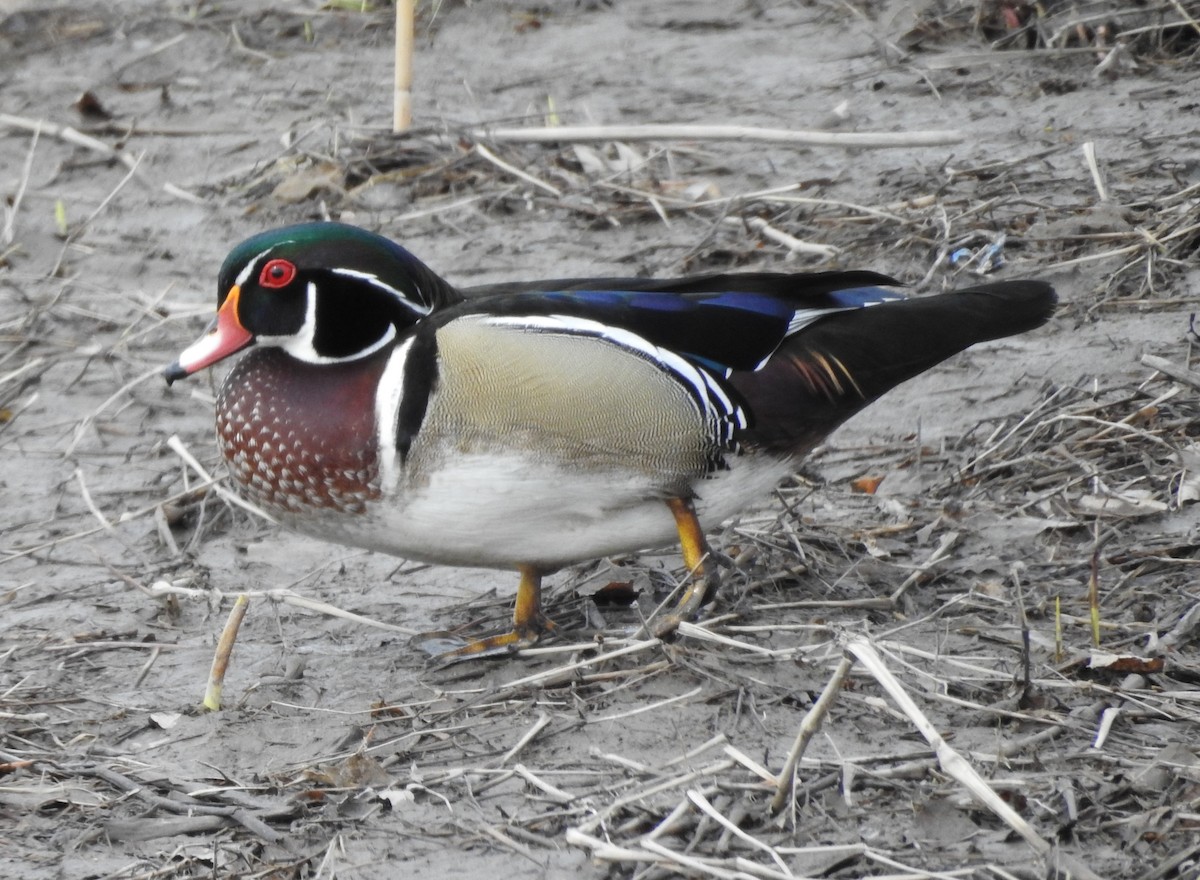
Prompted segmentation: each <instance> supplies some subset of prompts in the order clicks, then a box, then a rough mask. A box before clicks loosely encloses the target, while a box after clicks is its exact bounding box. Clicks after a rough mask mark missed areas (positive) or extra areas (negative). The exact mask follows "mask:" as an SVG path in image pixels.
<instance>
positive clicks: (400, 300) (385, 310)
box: [163, 223, 461, 384]
mask: <svg viewBox="0 0 1200 880" xmlns="http://www.w3.org/2000/svg"><path fill="white" fill-rule="evenodd" d="M460 298H461V297H460V295H459V293H458V291H457V290H455V289H454V288H453V287H451V286H450V285H449V284H448V283H447V282H445V281H444V280H443V279H441V278H440V277H438V276H437V275H435V274H434V273H433V272H432V271H430V270H429V269H428V268H427V267H426V266H425V265H424V264H423V263H421V262H420V261H419V260H418V259H417V258H416V257H414V256H413V255H412V254H410V253H409V252H408V251H406V250H405V249H404V248H402V247H400V246H399V245H398V244H396V243H394V242H392V241H389V240H388V239H386V238H384V237H382V236H380V235H375V234H374V233H371V232H367V231H366V230H365V229H359V228H358V227H356V226H348V225H345V224H342V223H304V224H299V225H296V226H286V227H283V228H281V229H274V230H271V231H269V232H264V233H261V234H259V235H255V236H254V237H252V238H249V239H247V240H246V241H244V242H242V243H241V244H239V245H238V246H237V247H235V248H234V249H233V250H232V251H231V252H230V253H229V256H228V257H226V258H225V262H224V264H223V265H222V266H221V271H220V274H219V275H218V280H217V316H216V318H215V319H214V320H213V322H212V324H211V325H210V326H209V328H208V330H207V331H206V332H205V334H204V335H203V336H201V337H200V339H198V340H197V341H196V342H194V343H193V344H192V345H191V346H189V347H188V348H187V349H186V350H184V352H183V353H182V354H181V355H180V356H179V359H178V360H176V361H175V362H174V363H173V364H171V365H170V366H168V367H167V368H166V369H165V370H164V371H163V375H164V376H165V377H166V380H167V382H168V384H170V383H171V382H174V381H175V380H176V379H182V378H184V377H186V376H190V375H191V374H192V373H195V372H196V371H197V370H202V369H204V368H205V367H209V366H212V365H213V364H215V363H217V362H219V361H221V360H224V359H225V358H227V357H229V356H230V355H233V354H236V353H237V352H239V351H242V350H243V349H246V348H250V347H251V346H254V345H259V346H275V347H278V348H281V349H283V350H284V351H285V352H287V353H288V354H290V355H291V356H292V357H294V358H296V359H298V360H301V361H304V362H306V363H310V364H324V363H339V362H342V361H347V360H355V359H357V358H360V357H365V356H366V355H369V354H371V353H373V352H375V351H378V350H379V349H380V348H382V347H384V346H386V345H388V344H390V343H391V342H392V340H393V339H395V338H396V336H397V335H398V334H399V333H401V332H403V331H404V330H406V329H407V328H408V327H411V326H412V325H413V324H415V323H416V322H417V321H419V320H421V319H422V318H423V317H425V316H426V315H428V314H429V313H430V312H432V311H433V310H434V309H437V308H440V307H442V306H445V305H448V304H451V303H454V302H457V301H458V300H459V299H460Z"/></svg>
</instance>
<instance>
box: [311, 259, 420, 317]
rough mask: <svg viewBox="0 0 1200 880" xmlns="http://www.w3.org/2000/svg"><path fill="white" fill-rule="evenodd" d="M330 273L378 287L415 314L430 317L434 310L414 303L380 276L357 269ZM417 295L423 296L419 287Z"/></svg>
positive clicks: (334, 270)
mask: <svg viewBox="0 0 1200 880" xmlns="http://www.w3.org/2000/svg"><path fill="white" fill-rule="evenodd" d="M329 271H330V272H333V273H334V274H335V275H345V276H346V277H347V278H358V279H360V280H362V281H366V282H367V283H368V284H370V285H372V286H373V287H378V288H380V289H381V290H386V291H387V292H388V293H390V294H391V295H392V296H394V297H396V299H398V300H400V302H401V304H403V305H404V307H405V308H409V309H412V310H413V311H414V312H416V313H417V314H419V315H428V314H429V313H430V312H431V311H432V309H431V308H430V307H429V306H427V305H423V304H422V303H418V302H413V301H412V300H411V299H409V297H408V295H407V294H406V293H404V292H403V291H401V290H397V289H396V288H394V287H392V286H391V285H390V284H386V283H384V282H383V281H381V280H379V276H378V275H374V274H372V273H371V272H360V271H358V270H357V269H340V268H335V269H330V270H329ZM413 286H414V287H416V282H413ZM417 295H418V296H420V295H421V289H420V288H419V287H417Z"/></svg>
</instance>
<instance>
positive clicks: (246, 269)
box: [233, 241, 288, 287]
mask: <svg viewBox="0 0 1200 880" xmlns="http://www.w3.org/2000/svg"><path fill="white" fill-rule="evenodd" d="M287 243H288V242H282V241H281V242H279V244H287ZM274 249H275V245H271V246H270V247H269V248H267V249H266V250H265V251H263V252H262V253H261V254H259V255H258V256H257V257H255V258H254V259H253V260H250V261H249V262H248V263H246V265H245V266H243V267H242V271H241V272H238V275H237V278H235V279H233V283H234V284H236V285H237V286H238V287H244V286H245V284H246V282H247V281H249V280H250V275H251V274H252V273H253V272H254V267H255V266H257V265H258V261H259V260H261V259H262V258H263V257H265V256H266V255H267V254H269V253H271V251H273V250H274Z"/></svg>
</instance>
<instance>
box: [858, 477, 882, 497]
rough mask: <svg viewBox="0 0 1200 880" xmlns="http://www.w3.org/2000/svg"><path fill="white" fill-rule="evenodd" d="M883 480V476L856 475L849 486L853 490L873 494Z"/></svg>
mask: <svg viewBox="0 0 1200 880" xmlns="http://www.w3.org/2000/svg"><path fill="white" fill-rule="evenodd" d="M883 480H884V477H876V476H862V477H857V478H855V479H853V480H851V481H850V488H851V490H853V491H855V492H862V493H863V494H864V495H874V494H875V493H876V491H878V489H879V484H880V483H882V482H883Z"/></svg>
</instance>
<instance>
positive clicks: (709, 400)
mask: <svg viewBox="0 0 1200 880" xmlns="http://www.w3.org/2000/svg"><path fill="white" fill-rule="evenodd" d="M475 317H485V316H475ZM485 320H486V321H487V323H489V324H494V325H496V326H506V327H525V328H528V329H531V330H548V331H552V332H553V331H557V332H562V333H580V334H585V335H588V336H598V337H600V338H601V339H607V340H609V341H610V342H612V343H614V344H616V345H619V346H621V347H623V348H628V349H632V350H633V351H637V352H640V353H642V354H643V355H645V356H646V357H648V358H649V359H650V360H652V361H654V362H656V363H659V364H662V365H663V366H665V367H666V368H667V369H668V370H670V371H671V372H672V373H674V374H675V376H676V377H677V378H679V379H680V380H682V381H685V382H687V383H688V384H689V385H691V387H692V393H691V395H690V397H691V398H692V402H693V404H694V405H695V406H696V408H697V411H698V412H700V414H701V415H703V416H704V417H705V419H706V420H707V421H709V422H710V423H712V424H714V425H726V426H728V424H729V422H730V421H731V420H732V421H733V422H734V423H735V424H736V425H737V427H739V428H744V427H746V414H745V413H744V412H742V408H741V407H740V406H737V405H736V404H734V402H733V401H732V400H730V399H729V395H727V394H726V393H725V390H724V389H723V388H722V387H721V386H720V384H719V383H718V382H717V380H716V378H715V377H714V376H712V375H711V374H710V373H708V371H706V370H702V369H700V368H698V367H696V366H695V365H694V364H692V363H691V362H690V361H689V360H687V359H686V358H684V357H682V356H680V355H678V354H676V353H675V352H673V351H671V350H669V349H666V348H662V347H660V346H657V345H654V344H653V343H651V342H649V341H648V340H646V339H644V338H643V337H641V336H638V335H637V334H636V333H633V332H632V331H629V330H625V329H623V328H621V327H611V326H609V325H607V324H602V323H601V322H599V321H593V320H590V319H588V318H575V317H571V316H567V315H526V316H521V317H516V316H514V317H486V318H485ZM721 433H722V436H723V437H724V439H727V440H728V439H730V434H731V431H730V429H729V428H728V427H726V428H725V429H724V430H722V431H721Z"/></svg>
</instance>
